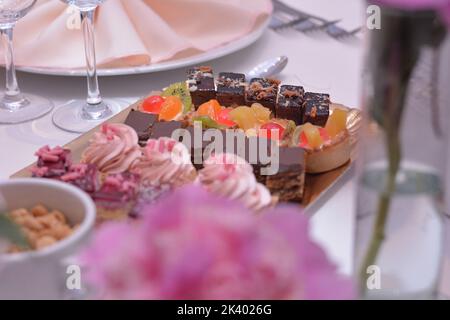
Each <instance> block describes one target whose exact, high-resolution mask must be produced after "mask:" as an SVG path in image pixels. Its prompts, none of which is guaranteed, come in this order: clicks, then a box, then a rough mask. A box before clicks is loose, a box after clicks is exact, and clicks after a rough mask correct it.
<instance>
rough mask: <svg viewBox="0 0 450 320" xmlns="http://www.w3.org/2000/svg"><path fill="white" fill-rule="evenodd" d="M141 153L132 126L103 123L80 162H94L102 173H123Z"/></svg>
mask: <svg viewBox="0 0 450 320" xmlns="http://www.w3.org/2000/svg"><path fill="white" fill-rule="evenodd" d="M141 155H142V151H141V150H140V147H139V145H138V136H137V134H136V132H135V131H134V130H133V128H131V127H129V126H127V125H124V124H119V123H115V124H104V125H103V126H102V128H101V131H100V132H96V133H95V134H94V137H93V138H92V139H91V141H90V144H89V147H88V148H87V149H86V150H85V151H84V153H83V155H82V157H81V162H82V163H88V164H95V165H96V166H97V168H98V170H99V171H100V172H102V173H109V174H116V173H123V172H125V171H127V170H129V169H130V167H131V166H132V164H133V163H134V162H136V160H137V159H138V158H139V157H140V156H141Z"/></svg>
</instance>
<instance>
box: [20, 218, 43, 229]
mask: <svg viewBox="0 0 450 320" xmlns="http://www.w3.org/2000/svg"><path fill="white" fill-rule="evenodd" d="M22 225H23V226H24V227H25V228H28V229H30V230H34V231H39V230H42V229H43V228H44V226H43V225H42V223H41V222H40V221H39V220H37V219H36V218H35V217H33V216H31V215H30V216H27V217H24V218H23V224H22Z"/></svg>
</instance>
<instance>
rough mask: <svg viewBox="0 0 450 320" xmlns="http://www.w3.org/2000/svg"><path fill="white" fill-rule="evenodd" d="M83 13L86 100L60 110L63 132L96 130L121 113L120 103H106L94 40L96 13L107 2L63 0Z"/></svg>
mask: <svg viewBox="0 0 450 320" xmlns="http://www.w3.org/2000/svg"><path fill="white" fill-rule="evenodd" d="M61 1H62V2H64V3H67V4H69V5H72V6H75V7H76V8H77V9H78V10H80V14H81V24H82V28H83V34H84V46H85V54H86V70H87V84H88V85H87V88H88V96H87V99H86V100H72V101H69V102H68V103H66V104H64V105H62V106H61V107H59V108H58V109H57V110H56V111H55V113H54V114H53V123H54V124H55V125H56V126H57V127H59V128H60V129H63V130H66V131H70V132H76V133H83V132H86V131H89V130H91V129H92V128H94V127H96V126H97V125H98V124H100V123H101V122H103V121H105V120H106V119H108V118H110V117H111V116H112V115H114V114H115V113H117V112H119V111H120V110H121V105H120V103H118V102H115V101H111V100H107V101H105V100H103V99H102V97H101V95H100V90H99V86H98V77H97V65H96V63H97V62H96V57H95V37H94V13H95V10H96V9H97V7H98V6H99V5H101V4H102V3H103V2H104V1H105V0H61Z"/></svg>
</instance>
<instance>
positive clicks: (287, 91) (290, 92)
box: [276, 85, 305, 125]
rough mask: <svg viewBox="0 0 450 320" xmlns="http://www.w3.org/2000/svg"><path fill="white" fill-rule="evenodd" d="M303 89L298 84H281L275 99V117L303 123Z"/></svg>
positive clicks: (298, 123)
mask: <svg viewBox="0 0 450 320" xmlns="http://www.w3.org/2000/svg"><path fill="white" fill-rule="evenodd" d="M304 96H305V89H303V87H298V86H286V85H285V86H281V88H280V93H279V95H278V100H277V110H276V117H277V118H280V119H288V120H292V121H294V122H295V124H297V125H301V124H303V103H304Z"/></svg>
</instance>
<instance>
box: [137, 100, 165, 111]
mask: <svg viewBox="0 0 450 320" xmlns="http://www.w3.org/2000/svg"><path fill="white" fill-rule="evenodd" d="M164 102H165V99H164V98H163V97H161V96H151V97H148V98H147V99H145V100H144V102H143V103H142V111H145V112H148V113H154V114H159V113H160V112H161V109H162V106H163V104H164Z"/></svg>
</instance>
